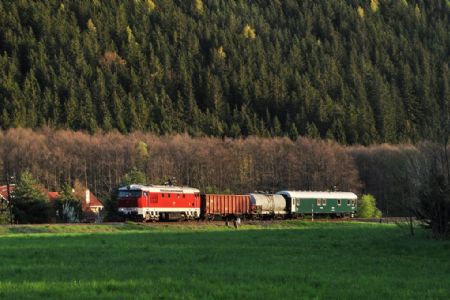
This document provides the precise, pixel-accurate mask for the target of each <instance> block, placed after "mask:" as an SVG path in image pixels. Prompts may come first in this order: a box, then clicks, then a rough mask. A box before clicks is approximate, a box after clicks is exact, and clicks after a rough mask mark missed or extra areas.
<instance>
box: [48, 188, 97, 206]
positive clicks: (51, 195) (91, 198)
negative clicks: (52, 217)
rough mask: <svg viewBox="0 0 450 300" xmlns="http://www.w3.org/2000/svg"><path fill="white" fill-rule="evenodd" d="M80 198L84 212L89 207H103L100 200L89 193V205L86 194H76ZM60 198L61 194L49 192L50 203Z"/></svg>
mask: <svg viewBox="0 0 450 300" xmlns="http://www.w3.org/2000/svg"><path fill="white" fill-rule="evenodd" d="M76 194H77V196H79V198H81V199H82V202H81V206H82V209H83V210H86V209H87V208H89V207H95V206H100V207H103V204H102V203H101V202H100V200H98V198H97V197H96V196H95V195H94V194H93V193H92V192H91V191H89V205H88V204H87V203H86V192H82V193H79V192H77V193H76ZM58 197H59V192H48V199H49V200H50V201H55V200H56V199H58Z"/></svg>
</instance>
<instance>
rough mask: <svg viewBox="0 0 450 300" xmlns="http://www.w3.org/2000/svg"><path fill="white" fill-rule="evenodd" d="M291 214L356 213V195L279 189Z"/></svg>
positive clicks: (335, 214)
mask: <svg viewBox="0 0 450 300" xmlns="http://www.w3.org/2000/svg"><path fill="white" fill-rule="evenodd" d="M277 194H279V195H283V197H284V198H285V199H286V203H287V207H288V210H290V212H291V214H292V215H294V216H295V215H297V216H304V215H316V214H318V215H320V214H324V215H325V214H326V215H333V216H338V217H343V216H351V217H353V216H354V214H355V213H356V200H357V198H358V197H357V196H356V195H355V194H354V193H348V192H305V191H281V192H278V193H277Z"/></svg>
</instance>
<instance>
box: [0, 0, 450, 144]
mask: <svg viewBox="0 0 450 300" xmlns="http://www.w3.org/2000/svg"><path fill="white" fill-rule="evenodd" d="M449 12H450V3H449V1H448V0H436V1H424V0H398V1H397V0H396V1H383V0H369V1H364V0H352V1H342V0H327V1H315V0H307V1H295V0H283V1H281V0H279V1H277V0H258V1H244V0H241V1H219V0H195V1H185V0H134V1H117V0H110V1H100V0H93V1H62V0H59V1H56V0H53V1H27V0H20V1H16V0H14V1H13V0H4V1H1V2H0V128H2V129H7V128H13V127H29V128H40V127H46V126H49V127H51V128H64V129H72V130H83V131H86V132H90V133H94V132H97V131H100V130H102V131H106V132H107V131H111V130H113V129H117V130H119V131H120V132H121V133H130V132H133V131H144V132H150V133H152V134H157V135H160V134H174V133H184V132H186V133H188V134H190V135H192V136H202V135H207V136H217V137H223V136H229V137H245V136H249V135H258V136H263V137H268V136H289V137H291V138H292V139H294V140H295V139H296V138H297V136H299V135H305V136H308V137H322V138H331V139H335V140H336V141H338V142H340V143H344V144H356V143H358V144H364V145H367V144H371V143H378V142H389V143H400V142H405V141H410V142H416V141H419V140H422V139H424V138H427V139H428V138H433V137H435V136H438V135H439V134H440V131H439V130H440V129H439V128H441V127H442V123H441V121H442V120H445V118H448V102H449V98H450V89H449V85H450V82H449V81H450V75H449V44H450V38H449V32H450V26H449Z"/></svg>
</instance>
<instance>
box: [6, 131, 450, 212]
mask: <svg viewBox="0 0 450 300" xmlns="http://www.w3.org/2000/svg"><path fill="white" fill-rule="evenodd" d="M448 150H450V149H448ZM447 153H448V152H447ZM0 157H1V158H2V159H1V160H0V174H1V176H2V177H1V180H0V182H3V183H4V182H5V179H6V177H7V176H8V177H9V178H12V179H10V183H13V184H16V183H17V182H18V181H19V179H20V177H21V174H23V173H24V172H31V174H32V175H33V177H34V178H35V180H36V182H37V183H39V184H40V185H41V186H42V187H43V188H45V189H46V190H48V191H62V192H64V189H65V187H66V186H67V185H69V186H74V185H75V186H85V187H88V188H89V189H90V190H91V191H93V192H94V194H96V195H97V196H98V197H99V198H101V199H102V200H103V201H106V202H107V201H109V200H111V196H113V195H114V194H115V191H116V189H117V188H118V187H119V186H121V185H122V184H124V182H127V180H126V177H127V176H128V175H129V174H130V173H132V172H134V171H137V172H141V173H143V174H144V175H145V176H146V177H147V178H146V179H143V180H145V181H147V182H148V183H152V184H164V183H165V182H167V181H168V179H169V178H170V179H172V178H173V177H175V180H176V184H178V185H187V186H192V187H196V188H199V189H200V190H201V191H202V192H210V193H211V192H212V193H215V192H219V193H249V192H253V191H265V192H276V191H280V190H285V189H293V190H321V191H326V190H329V191H332V190H337V191H352V192H355V193H357V194H358V195H363V194H372V195H374V196H375V198H376V200H377V206H378V208H379V209H380V210H381V212H382V213H383V215H385V216H389V215H390V216H402V215H406V216H407V215H408V214H411V212H412V211H411V209H412V208H414V206H415V205H416V204H417V203H418V201H419V198H420V196H421V193H422V191H423V188H424V187H427V186H428V180H429V178H431V176H432V175H435V174H436V175H444V176H445V177H446V178H448V177H447V176H448V175H447V171H446V168H447V169H448V166H449V165H448V156H447V157H445V156H443V152H442V147H440V146H439V145H437V144H435V143H430V142H423V143H420V144H417V145H411V144H401V145H400V144H399V145H387V144H383V145H372V146H369V147H366V146H344V145H340V144H339V143H337V142H334V141H331V140H318V139H310V138H298V139H297V140H296V141H292V140H291V139H289V138H287V137H278V138H262V137H249V138H246V139H231V138H226V139H222V138H215V137H196V138H193V137H190V136H189V135H187V134H182V135H171V136H156V135H154V134H150V133H142V132H134V133H132V134H129V135H123V134H121V133H119V132H117V131H114V132H108V133H95V134H87V133H82V132H74V131H68V130H57V131H55V130H53V129H50V128H43V129H40V130H34V131H33V130H31V129H20V128H19V129H9V130H7V131H3V132H0ZM445 189H448V186H447V187H445V185H444V190H443V191H444V193H445V194H446V197H447V198H448V195H449V193H447V192H445V191H446V190H445ZM436 190H439V189H437V188H436ZM443 199H446V198H445V197H444V198H443ZM445 201H447V200H445ZM106 202H105V203H106ZM448 207H449V208H450V206H448ZM449 212H450V211H449Z"/></svg>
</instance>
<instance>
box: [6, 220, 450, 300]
mask: <svg viewBox="0 0 450 300" xmlns="http://www.w3.org/2000/svg"><path fill="white" fill-rule="evenodd" d="M93 298H99V299H200V298H201V299H299V298H304V299H336V298H339V299H380V298H381V299H450V241H435V240H432V239H429V237H428V234H427V233H426V232H424V231H423V230H418V231H417V234H416V236H414V237H411V236H409V235H408V231H407V230H405V229H403V228H401V227H398V226H396V225H393V224H371V223H356V222H352V223H344V222H340V223H328V222H327V223H325V222H324V223H310V222H309V223H306V222H300V221H287V222H282V223H276V224H258V225H244V226H242V227H240V228H239V229H235V228H228V227H225V226H218V225H211V224H207V225H203V226H193V225H187V226H180V225H172V224H169V225H164V224H163V225H161V224H158V225H150V226H143V225H139V224H119V225H78V226H76V225H75V226H61V225H40V226H13V227H10V226H2V227H0V299H93Z"/></svg>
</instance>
